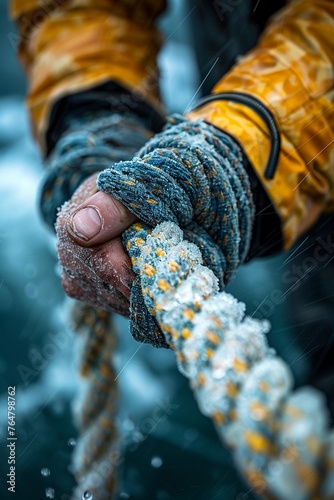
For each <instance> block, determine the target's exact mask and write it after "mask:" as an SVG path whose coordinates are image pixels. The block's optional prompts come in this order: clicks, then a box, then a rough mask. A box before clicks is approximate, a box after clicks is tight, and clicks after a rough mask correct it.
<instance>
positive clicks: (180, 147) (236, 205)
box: [97, 115, 255, 347]
mask: <svg viewBox="0 0 334 500" xmlns="http://www.w3.org/2000/svg"><path fill="white" fill-rule="evenodd" d="M246 162H247V160H246V158H245V157H244V155H243V153H242V151H241V149H240V147H239V146H238V145H237V144H236V142H235V141H234V140H233V139H232V138H231V137H230V136H228V135H227V134H225V133H224V132H222V131H220V130H218V129H216V128H214V127H213V126H212V125H209V124H207V123H205V122H204V121H203V120H199V121H197V122H189V121H188V120H186V119H185V118H184V117H183V116H179V115H174V116H173V117H171V118H170V123H169V125H168V126H166V127H165V128H164V130H163V132H161V133H160V134H156V135H155V136H154V137H153V138H152V139H151V140H150V141H149V142H148V143H146V145H145V146H144V147H143V148H142V149H141V150H140V151H139V153H138V157H135V158H134V159H133V160H132V161H124V162H120V163H116V164H115V165H113V166H112V167H110V168H108V169H106V170H104V171H103V172H101V174H100V175H99V177H98V181H97V185H98V187H99V189H100V190H102V191H105V192H107V193H110V194H112V196H114V197H115V198H117V199H118V200H120V201H121V202H122V203H123V204H124V205H125V206H127V207H128V209H129V210H130V211H131V212H133V213H134V214H135V215H137V216H138V217H139V218H140V219H141V220H142V221H144V222H145V223H147V224H148V225H150V226H151V227H152V226H155V225H156V224H159V223H161V222H163V221H166V220H168V221H172V222H175V223H177V224H179V225H180V227H182V229H184V231H185V235H186V238H187V239H188V240H190V241H192V242H193V243H195V244H196V245H197V246H198V247H199V248H200V250H201V253H202V257H203V261H204V263H205V265H207V266H208V267H209V268H210V269H211V270H212V271H213V272H214V273H215V275H216V276H217V277H218V279H219V284H220V287H221V288H224V287H225V286H226V284H227V283H228V282H229V281H230V280H231V279H232V278H233V276H234V275H235V273H236V270H237V268H238V266H239V265H240V263H242V262H243V261H244V260H245V258H246V256H247V253H248V250H249V246H250V241H251V233H252V226H253V220H254V213H255V207H254V203H253V199H252V194H251V189H250V183H249V179H248V176H247V173H246V170H245V167H244V165H245V163H246ZM131 333H132V335H133V336H134V338H135V339H136V340H139V341H145V342H147V343H151V344H153V345H154V346H156V347H168V344H167V343H166V341H165V338H164V336H163V335H162V333H161V332H160V331H159V329H158V327H157V325H156V323H155V322H154V321H153V320H152V317H151V315H150V314H149V313H148V311H147V308H146V306H145V304H144V302H143V297H142V294H141V289H140V283H139V281H138V279H137V280H135V282H134V285H133V288H132V292H131Z"/></svg>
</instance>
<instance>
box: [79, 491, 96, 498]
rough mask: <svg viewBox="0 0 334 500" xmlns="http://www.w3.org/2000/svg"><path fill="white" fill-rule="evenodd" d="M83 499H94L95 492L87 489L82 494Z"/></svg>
mask: <svg viewBox="0 0 334 500" xmlns="http://www.w3.org/2000/svg"><path fill="white" fill-rule="evenodd" d="M81 498H82V500H94V497H93V493H92V492H91V491H90V490H86V491H85V492H84V493H83V494H82V497H81Z"/></svg>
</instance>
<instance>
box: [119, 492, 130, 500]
mask: <svg viewBox="0 0 334 500" xmlns="http://www.w3.org/2000/svg"><path fill="white" fill-rule="evenodd" d="M119 498H124V499H126V498H130V495H129V493H126V491H121V493H120V494H119Z"/></svg>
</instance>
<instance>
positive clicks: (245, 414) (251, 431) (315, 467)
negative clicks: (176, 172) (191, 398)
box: [128, 222, 334, 500]
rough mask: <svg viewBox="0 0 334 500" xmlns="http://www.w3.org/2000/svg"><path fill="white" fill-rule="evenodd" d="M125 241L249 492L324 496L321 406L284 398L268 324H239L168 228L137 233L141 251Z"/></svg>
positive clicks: (327, 484)
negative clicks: (142, 239)
mask: <svg viewBox="0 0 334 500" xmlns="http://www.w3.org/2000/svg"><path fill="white" fill-rule="evenodd" d="M141 234H142V233H141ZM137 240H138V238H137ZM129 241H130V245H128V249H129V253H130V255H131V256H132V257H133V256H135V258H134V260H133V263H134V270H135V272H136V273H138V274H140V278H141V286H142V291H143V295H144V299H145V303H146V306H147V307H148V309H149V311H150V313H151V314H152V315H153V316H154V317H155V319H156V321H157V323H158V324H159V326H160V328H161V330H162V331H163V333H164V335H165V337H166V340H167V342H168V343H169V344H170V346H171V347H172V348H173V349H174V351H175V354H176V358H177V364H178V368H179V370H180V371H181V373H182V374H183V375H185V376H186V377H188V378H189V379H190V385H191V387H192V389H193V390H194V392H195V396H196V399H197V401H198V405H199V407H200V410H201V411H202V413H204V414H205V415H207V416H210V417H212V418H213V419H214V421H215V423H216V424H217V430H218V433H219V435H220V436H221V438H222V439H223V441H224V442H225V443H227V444H228V445H229V446H230V447H231V449H232V450H233V453H234V458H235V461H236V464H237V466H238V467H239V468H240V470H241V471H242V472H243V474H244V476H245V477H246V479H247V480H248V482H249V483H250V484H251V486H252V487H253V488H254V489H255V490H256V491H257V492H258V493H260V494H263V495H267V494H271V495H272V494H274V497H275V498H279V499H287V500H288V499H290V498H291V494H292V492H293V494H294V498H297V499H298V500H306V499H308V498H311V496H312V495H314V494H315V492H317V494H321V495H323V496H322V498H333V495H334V474H333V469H332V468H331V467H332V462H330V461H327V460H326V455H327V457H328V458H329V457H333V448H332V447H331V448H328V445H327V447H326V441H328V443H331V444H332V443H333V434H329V431H328V427H327V420H328V414H327V410H326V408H325V402H324V398H323V396H322V395H321V394H320V393H319V392H318V391H317V390H315V389H312V388H307V387H305V388H302V389H299V390H297V391H295V392H291V391H292V385H293V378H292V373H291V370H290V369H289V367H288V366H287V364H286V363H285V362H284V361H283V360H281V359H280V358H278V357H277V356H276V353H275V351H274V350H273V349H270V348H269V346H268V343H267V339H266V335H265V334H266V333H267V332H268V330H269V328H270V325H269V322H268V321H260V320H257V319H253V318H250V317H248V316H245V305H244V304H243V303H240V302H238V301H237V300H236V299H235V298H234V297H233V296H232V295H230V294H228V293H225V292H218V280H217V279H216V277H215V276H214V274H213V272H212V271H210V270H209V269H208V268H207V267H204V266H203V265H202V257H201V254H200V251H199V249H198V248H197V247H196V246H195V245H194V244H192V243H188V242H186V241H184V240H183V233H182V231H181V230H180V229H179V227H178V226H177V225H175V224H174V223H171V222H164V223H162V224H159V225H158V226H157V227H156V228H155V229H154V230H153V231H152V232H151V234H149V235H148V234H146V243H145V244H144V245H141V246H140V252H138V246H136V237H135V236H132V238H131V239H130V240H129ZM312 498H314V497H312Z"/></svg>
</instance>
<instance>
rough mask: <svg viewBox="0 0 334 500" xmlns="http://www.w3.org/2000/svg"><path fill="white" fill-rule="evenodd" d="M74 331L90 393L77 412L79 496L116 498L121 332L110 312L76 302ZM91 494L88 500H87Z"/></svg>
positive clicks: (75, 464) (75, 469)
mask: <svg viewBox="0 0 334 500" xmlns="http://www.w3.org/2000/svg"><path fill="white" fill-rule="evenodd" d="M72 317H73V322H74V324H73V328H74V330H75V331H76V332H78V333H79V334H80V339H81V344H82V352H81V354H80V372H81V375H82V377H83V378H84V380H86V391H85V393H84V395H83V398H82V400H81V402H79V404H78V408H77V411H76V416H77V424H78V427H79V439H78V443H77V445H76V447H75V452H74V456H73V461H72V469H73V473H74V475H75V477H76V480H77V487H76V489H75V491H74V493H73V498H76V499H78V500H81V499H82V498H88V499H90V500H92V499H93V498H95V499H96V498H98V499H99V500H110V498H111V496H112V495H113V494H114V493H115V491H116V486H117V484H116V465H117V463H118V458H119V449H120V445H119V438H118V432H117V426H116V417H117V411H118V399H119V396H118V388H117V383H116V382H115V379H116V373H115V371H114V367H113V364H114V363H113V357H114V352H115V346H116V331H115V327H114V325H113V324H112V322H111V318H112V316H110V315H109V314H108V313H107V312H105V311H97V310H96V309H95V308H93V307H91V306H88V305H82V304H79V303H76V306H75V308H74V309H73V314H72ZM85 493H86V496H85Z"/></svg>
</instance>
